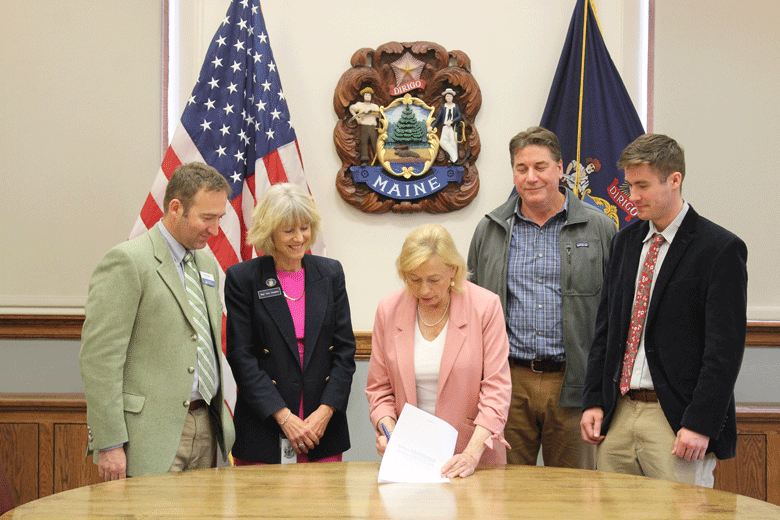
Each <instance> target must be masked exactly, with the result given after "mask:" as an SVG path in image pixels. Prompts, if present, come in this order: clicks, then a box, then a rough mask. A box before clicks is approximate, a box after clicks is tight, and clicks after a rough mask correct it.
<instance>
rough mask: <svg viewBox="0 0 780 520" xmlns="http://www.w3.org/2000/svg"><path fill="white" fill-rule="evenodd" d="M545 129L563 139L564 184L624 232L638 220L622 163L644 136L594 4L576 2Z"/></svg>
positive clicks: (546, 111) (545, 116)
mask: <svg viewBox="0 0 780 520" xmlns="http://www.w3.org/2000/svg"><path fill="white" fill-rule="evenodd" d="M540 124H541V126H543V127H545V128H547V129H549V130H551V131H552V132H554V133H555V134H556V135H557V136H558V140H559V141H560V144H561V152H562V153H563V172H564V179H563V182H564V184H565V185H566V186H567V187H568V188H569V189H571V190H572V191H573V192H574V193H575V194H576V195H577V196H578V197H579V198H580V199H582V200H584V201H585V202H588V203H589V204H592V205H594V206H596V207H597V208H599V209H601V210H602V211H604V213H606V214H607V215H608V216H609V217H611V218H612V219H613V220H614V221H615V225H617V226H618V227H622V226H624V225H625V224H627V223H628V222H630V221H631V220H632V219H633V218H635V217H636V208H635V207H634V205H633V204H632V203H631V202H630V201H629V199H628V188H627V186H626V185H625V182H624V176H623V172H622V171H621V170H620V169H618V167H617V161H618V159H619V158H620V154H621V153H622V151H623V149H624V148H625V147H626V146H627V145H628V144H629V143H631V142H632V141H633V140H634V139H636V138H637V137H639V136H640V135H642V134H644V133H645V131H644V128H643V127H642V122H641V121H640V120H639V116H638V115H637V113H636V109H635V108H634V105H633V103H632V102H631V98H630V97H629V95H628V91H626V88H625V86H624V84H623V81H622V79H621V78H620V74H619V73H618V71H617V68H616V67H615V64H614V63H613V62H612V58H610V56H609V52H608V51H607V47H606V45H605V44H604V39H603V37H602V34H601V28H600V26H599V23H598V18H597V16H596V11H595V7H594V5H593V1H592V0H577V5H576V7H575V8H574V14H573V15H572V19H571V23H570V24H569V32H568V34H567V36H566V43H565V44H564V46H563V52H562V53H561V58H560V61H559V62H558V69H557V70H556V72H555V78H554V79H553V84H552V88H551V89H550V95H549V97H548V98H547V105H546V106H545V109H544V114H543V115H542V121H541V123H540Z"/></svg>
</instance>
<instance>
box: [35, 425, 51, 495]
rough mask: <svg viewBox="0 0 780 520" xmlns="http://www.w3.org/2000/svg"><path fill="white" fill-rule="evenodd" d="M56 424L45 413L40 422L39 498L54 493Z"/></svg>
mask: <svg viewBox="0 0 780 520" xmlns="http://www.w3.org/2000/svg"><path fill="white" fill-rule="evenodd" d="M53 466H54V425H53V424H52V422H51V418H50V417H48V416H47V415H43V416H42V417H40V418H39V422H38V498H40V497H46V496H49V495H51V494H52V493H54V474H53V473H52V467H53Z"/></svg>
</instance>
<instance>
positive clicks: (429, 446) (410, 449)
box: [377, 404, 458, 483]
mask: <svg viewBox="0 0 780 520" xmlns="http://www.w3.org/2000/svg"><path fill="white" fill-rule="evenodd" d="M457 439H458V431H457V430H456V429H455V428H453V427H452V426H451V425H450V424H449V423H447V422H446V421H443V420H441V419H439V418H438V417H435V416H433V415H431V414H429V413H427V412H424V411H423V410H420V409H419V408H417V407H415V406H412V405H410V404H407V405H406V406H404V408H403V410H402V411H401V416H400V417H399V418H398V423H397V424H396V425H395V429H394V430H393V434H392V436H391V437H390V440H389V441H388V444H387V449H386V450H385V455H384V457H383V458H382V464H381V465H380V467H379V476H378V478H377V481H378V482H416V483H424V482H449V480H450V479H448V478H444V477H442V476H441V469H442V467H443V466H444V465H445V464H446V463H447V461H449V460H450V459H451V458H452V455H453V453H455V443H456V441H457Z"/></svg>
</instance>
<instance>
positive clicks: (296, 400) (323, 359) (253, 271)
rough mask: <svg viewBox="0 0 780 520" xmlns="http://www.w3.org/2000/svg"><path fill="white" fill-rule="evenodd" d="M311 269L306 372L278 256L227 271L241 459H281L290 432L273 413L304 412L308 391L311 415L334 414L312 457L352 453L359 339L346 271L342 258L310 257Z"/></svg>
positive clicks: (229, 355)
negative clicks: (282, 440) (326, 409)
mask: <svg viewBox="0 0 780 520" xmlns="http://www.w3.org/2000/svg"><path fill="white" fill-rule="evenodd" d="M303 267H304V269H305V271H306V278H305V284H306V285H305V287H306V323H305V330H304V367H303V369H301V363H300V357H299V354H298V344H297V341H296V339H295V328H294V325H293V319H292V316H291V314H290V310H289V308H288V306H287V302H286V300H285V298H284V296H283V295H282V293H281V286H280V284H279V279H278V278H277V276H276V267H275V266H274V260H273V257H271V256H263V257H258V258H255V259H253V260H248V261H246V262H242V263H240V264H236V265H234V266H232V267H230V268H229V269H228V270H227V272H226V279H225V305H226V307H227V359H228V362H229V363H230V368H231V369H232V370H233V376H234V377H235V379H236V383H237V385H238V398H237V400H236V409H235V413H234V416H233V420H234V423H235V427H236V443H235V445H234V446H233V454H234V455H235V456H236V457H238V458H241V459H244V460H248V461H253V462H265V463H270V464H273V463H279V462H280V461H281V456H280V451H279V436H280V435H282V430H281V428H280V427H279V425H278V424H277V423H276V421H275V420H274V418H273V416H272V414H273V413H274V412H275V411H277V410H279V409H281V408H284V407H285V406H286V407H288V408H289V409H290V410H291V411H292V413H294V414H297V413H298V408H299V406H300V402H301V393H303V409H304V414H305V416H309V415H310V414H311V413H312V412H314V410H316V409H317V407H319V406H320V404H327V405H330V406H332V407H333V409H334V413H333V417H332V418H331V420H330V422H329V423H328V426H327V428H326V430H325V433H324V435H323V436H322V439H320V444H319V445H318V446H315V448H314V449H313V450H310V451H309V457H310V458H311V459H320V458H323V457H329V456H331V455H336V454H339V453H342V452H344V451H346V450H348V449H349V447H350V443H349V432H348V430H347V416H346V411H347V400H348V398H349V391H350V388H351V385H352V375H353V374H354V372H355V335H354V334H353V332H352V322H351V319H350V312H349V302H348V300H347V291H346V287H345V283H344V271H343V270H342V267H341V264H340V263H339V262H338V261H336V260H331V259H328V258H323V257H319V256H313V255H309V254H307V255H305V256H304V258H303ZM275 289H279V290H278V291H277V290H275ZM263 291H265V292H263Z"/></svg>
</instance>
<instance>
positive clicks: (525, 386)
mask: <svg viewBox="0 0 780 520" xmlns="http://www.w3.org/2000/svg"><path fill="white" fill-rule="evenodd" d="M509 368H510V370H511V374H512V402H511V404H510V406H509V417H508V418H507V422H506V427H505V428H504V437H505V438H506V440H507V442H508V443H509V445H510V446H511V447H512V449H510V450H507V452H506V459H507V463H508V464H524V465H527V466H535V465H536V462H537V459H538V457H539V449H540V448H541V450H542V458H543V460H544V465H545V466H551V467H559V468H585V469H593V467H594V457H595V455H594V450H593V449H592V448H590V445H589V444H587V443H586V442H585V441H583V440H582V437H581V436H580V418H581V415H582V413H581V411H580V409H579V408H562V407H560V406H558V400H559V398H560V395H561V385H562V384H563V374H564V372H563V370H561V371H560V372H541V373H539V372H534V371H533V370H531V369H530V368H526V367H521V366H516V365H510V367H509Z"/></svg>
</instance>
